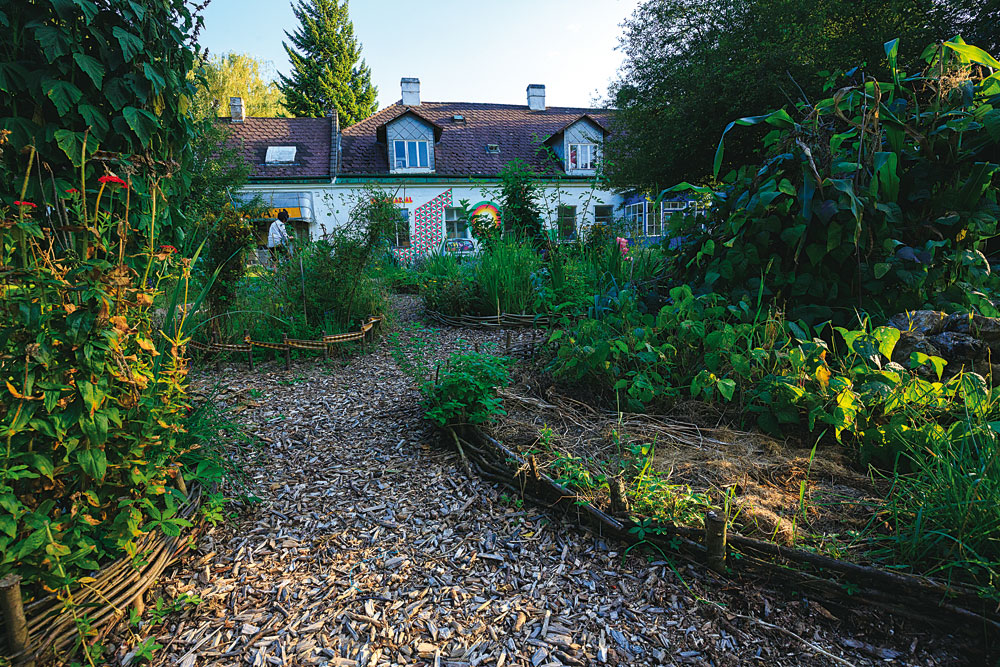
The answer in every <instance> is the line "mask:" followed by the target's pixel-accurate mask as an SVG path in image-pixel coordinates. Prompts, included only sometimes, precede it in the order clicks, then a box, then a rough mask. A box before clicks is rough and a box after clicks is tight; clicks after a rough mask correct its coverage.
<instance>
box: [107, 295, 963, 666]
mask: <svg viewBox="0 0 1000 667" xmlns="http://www.w3.org/2000/svg"><path fill="white" fill-rule="evenodd" d="M396 305H397V311H398V313H399V317H398V320H399V321H400V322H403V323H405V322H408V321H412V320H414V319H416V318H417V317H418V316H419V308H418V302H417V300H416V299H414V298H413V297H399V298H398V299H397V303H396ZM404 335H405V334H404ZM436 335H437V336H438V337H439V339H440V340H441V342H442V347H441V349H440V350H439V352H438V354H440V355H443V354H445V353H446V352H447V351H449V350H453V349H456V348H457V347H459V346H461V345H463V343H461V342H460V340H465V341H468V343H480V344H482V343H484V342H486V341H493V342H496V343H500V344H505V343H504V342H502V341H505V336H506V332H504V331H493V332H490V331H466V330H455V329H444V330H440V331H439V332H438V333H437V334H436ZM511 335H512V337H513V340H514V341H515V342H517V341H526V340H529V339H530V337H531V333H530V332H527V331H524V330H520V331H513V332H511ZM197 385H198V387H199V390H200V391H202V392H205V393H212V392H214V393H215V394H216V397H217V400H219V401H221V402H224V403H225V404H227V405H229V406H231V407H232V408H233V410H234V411H236V412H237V413H238V414H239V416H240V418H241V419H243V420H244V421H245V423H246V424H247V427H248V429H249V430H250V431H251V432H252V433H254V434H256V435H257V436H258V437H260V438H261V440H262V442H263V443H264V444H263V446H262V448H261V449H260V450H259V452H257V454H256V456H254V457H253V458H252V459H251V460H250V461H248V462H247V463H246V465H245V468H244V469H245V471H246V472H247V473H248V475H249V477H250V478H251V480H252V484H253V492H254V493H255V494H256V495H257V496H258V497H259V498H260V500H259V502H256V503H253V504H249V505H247V506H243V507H241V508H239V509H240V510H241V511H240V512H239V513H238V515H237V516H236V517H235V518H234V519H233V520H231V521H228V522H225V523H221V524H219V525H217V526H215V527H214V528H210V529H209V530H207V531H206V532H204V533H203V534H202V535H201V536H200V538H199V540H198V542H197V544H196V545H194V548H193V550H192V552H191V554H190V555H189V556H188V557H186V558H185V559H184V560H183V561H182V562H181V563H179V564H178V565H176V566H175V567H174V568H173V569H172V570H171V571H169V572H168V576H166V577H165V578H164V580H163V581H162V582H161V584H160V586H159V587H158V589H156V590H155V591H151V593H150V595H149V596H148V597H147V600H146V605H147V616H146V618H147V619H152V618H153V615H152V614H151V613H150V612H149V611H148V610H149V609H150V608H155V606H156V604H157V602H158V601H159V602H160V604H161V606H163V605H166V606H170V605H172V604H174V603H175V602H176V601H177V600H178V597H179V596H182V595H183V594H188V595H194V596H197V598H198V599H200V603H198V604H189V605H187V606H183V608H182V609H181V610H179V611H174V612H172V613H168V614H166V615H165V618H164V619H163V621H162V622H160V623H158V624H155V625H147V626H145V627H143V628H142V629H140V630H139V631H138V634H139V635H140V636H141V635H143V634H145V633H150V634H151V636H153V637H155V639H156V641H157V642H158V643H159V644H161V645H162V646H163V648H161V649H159V650H158V651H157V652H156V653H155V654H154V659H153V663H154V664H159V665H182V666H183V667H192V666H193V665H200V666H204V665H253V666H254V667H262V666H264V665H340V666H355V665H359V666H369V665H371V666H381V665H435V667H437V666H441V665H454V666H463V667H464V666H469V667H472V666H476V665H491V666H496V667H502V666H503V665H531V666H532V667H541V666H542V665H591V664H610V665H655V664H668V665H689V664H690V665H830V664H849V665H876V664H879V665H884V664H887V663H888V664H895V665H962V664H981V657H977V656H975V655H973V654H971V653H970V651H969V649H968V648H967V647H966V646H965V644H964V643H963V642H964V640H963V639H960V638H958V637H955V636H951V635H950V634H949V633H948V632H947V629H943V630H942V629H932V628H926V627H917V626H913V625H911V624H909V623H907V622H904V621H900V620H898V619H894V618H892V617H888V616H884V615H881V616H880V615H874V614H871V613H868V612H858V611H853V610H846V611H845V610H830V609H825V608H823V607H822V606H821V605H818V604H817V603H816V602H814V601H812V600H810V599H808V598H806V597H803V596H801V595H795V594H793V593H789V592H785V591H783V590H782V589H781V588H780V587H772V586H771V585H769V584H768V582H759V583H758V584H755V585H751V586H735V585H733V583H732V582H728V581H724V580H719V579H717V578H716V577H715V576H714V575H712V574H710V573H707V572H705V571H703V570H701V569H700V568H695V567H693V566H687V565H683V564H681V563H675V562H672V561H668V560H664V559H661V558H659V557H655V556H649V555H647V554H643V553H640V552H639V551H637V550H634V551H631V552H626V551H625V550H624V549H623V546H622V545H621V544H618V543H614V542H611V541H609V540H606V539H603V538H602V537H600V536H599V535H594V534H591V533H588V532H583V531H581V530H579V529H577V528H575V527H573V526H570V525H569V524H564V523H562V521H561V520H560V519H559V518H558V517H556V516H553V515H551V514H549V513H547V511H546V509H545V508H537V507H533V506H528V505H522V504H521V503H520V501H519V500H518V499H517V498H511V497H510V496H509V495H508V494H505V493H501V492H500V491H499V490H497V489H496V488H494V487H493V486H492V485H491V484H489V483H486V482H485V481H483V480H482V479H480V478H478V477H476V476H474V475H469V474H467V473H466V472H465V468H464V466H463V465H462V462H461V460H460V459H459V457H458V456H457V455H456V454H455V453H454V452H453V451H452V450H451V449H450V448H449V447H448V445H447V441H445V440H443V438H441V436H440V434H439V433H438V432H436V431H435V430H434V429H433V428H431V427H430V426H429V425H428V424H427V423H426V422H424V421H423V420H422V419H421V411H420V408H419V406H418V400H419V396H418V394H417V392H416V391H415V390H414V388H413V386H412V383H411V382H410V380H409V379H408V378H406V377H405V376H403V375H402V373H401V372H400V371H399V370H398V369H397V367H396V364H395V362H394V361H393V358H392V355H391V354H390V352H389V349H388V345H387V343H386V342H384V341H383V343H382V344H381V345H380V346H379V347H378V348H377V350H376V351H374V352H372V353H371V354H368V355H364V356H356V357H353V358H350V359H344V360H333V361H331V362H322V361H316V360H305V361H300V362H296V363H294V364H293V367H292V369H291V370H290V371H285V370H284V368H283V365H282V364H281V363H274V364H265V365H263V366H258V369H257V370H256V371H255V372H252V373H251V372H249V370H248V369H247V368H246V366H245V364H241V363H233V364H222V366H221V368H220V369H218V370H214V371H211V372H207V371H206V372H202V373H200V374H199V377H198V378H197ZM748 447H749V445H748ZM705 451H706V454H705V456H709V454H708V453H707V452H709V450H707V449H706V450H705ZM748 452H749V453H748V456H751V455H753V456H756V450H748ZM799 458H801V457H798V456H797V457H794V458H791V459H789V461H788V462H787V463H788V467H786V468H782V467H781V465H780V462H777V463H775V465H774V466H773V467H771V468H765V470H767V471H769V472H768V473H767V475H765V476H764V477H763V478H762V479H770V480H772V481H773V486H775V487H779V488H780V487H782V485H785V486H787V485H788V484H794V480H796V479H798V478H799V476H800V473H799V472H797V471H798V470H799V468H800V467H801V465H800V464H796V463H795V462H796V461H797V460H798V459H799ZM663 461H664V465H668V464H667V461H666V459H664V460H663ZM684 463H685V465H689V466H690V467H689V468H686V469H685V470H684V471H683V472H677V473H675V474H677V475H682V474H683V475H688V476H694V475H697V474H701V473H699V472H697V469H698V466H699V463H698V461H697V459H695V458H692V459H691V460H688V461H686V462H684ZM793 464H794V465H793ZM795 466H798V467H795ZM680 468H681V465H680V463H678V464H677V465H676V469H677V470H678V471H680ZM816 477H818V475H815V474H814V475H812V476H811V479H814V478H816ZM848 486H849V485H848ZM831 488H834V487H831ZM776 583H777V582H776ZM148 622H149V621H147V623H148ZM123 633H124V631H122V630H120V631H119V636H118V640H117V642H116V643H115V644H114V645H113V646H112V647H111V649H112V653H113V655H112V656H110V658H109V661H110V662H114V663H115V664H128V663H129V662H131V661H132V659H133V657H132V655H131V653H130V651H131V647H132V646H134V644H135V642H136V641H137V638H136V637H135V636H128V637H125V636H124V634H123ZM790 633H791V634H790ZM793 635H794V636H793ZM821 652H822V653H821Z"/></svg>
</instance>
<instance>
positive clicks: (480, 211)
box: [471, 201, 500, 227]
mask: <svg viewBox="0 0 1000 667" xmlns="http://www.w3.org/2000/svg"><path fill="white" fill-rule="evenodd" d="M479 215H484V216H487V217H489V218H490V219H491V220H492V221H493V224H494V225H497V226H498V227H499V226H500V207H499V206H497V205H496V204H494V203H493V202H491V201H481V202H479V203H478V204H476V205H475V206H473V207H472V213H471V216H472V217H476V216H479Z"/></svg>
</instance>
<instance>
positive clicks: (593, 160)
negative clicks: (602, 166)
mask: <svg viewBox="0 0 1000 667" xmlns="http://www.w3.org/2000/svg"><path fill="white" fill-rule="evenodd" d="M569 168H570V169H596V168H597V144H570V145H569Z"/></svg>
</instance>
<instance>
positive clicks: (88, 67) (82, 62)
mask: <svg viewBox="0 0 1000 667" xmlns="http://www.w3.org/2000/svg"><path fill="white" fill-rule="evenodd" d="M73 60H75V61H76V64H77V65H78V66H79V67H80V69H81V70H83V72H84V74H86V75H87V76H89V77H90V80H91V81H93V82H94V85H95V86H97V88H98V89H100V87H101V82H103V81H104V65H102V64H101V63H100V61H99V60H97V58H93V57H91V56H88V55H86V54H84V53H74V54H73Z"/></svg>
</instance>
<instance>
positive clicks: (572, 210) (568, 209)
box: [557, 205, 576, 241]
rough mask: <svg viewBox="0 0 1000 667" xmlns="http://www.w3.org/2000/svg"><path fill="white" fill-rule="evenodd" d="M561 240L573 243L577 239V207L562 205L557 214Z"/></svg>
mask: <svg viewBox="0 0 1000 667" xmlns="http://www.w3.org/2000/svg"><path fill="white" fill-rule="evenodd" d="M557 216H558V217H557V221H558V226H559V240H560V241H571V240H573V239H575V238H576V206H566V205H560V206H559V212H558V214H557Z"/></svg>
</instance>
